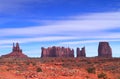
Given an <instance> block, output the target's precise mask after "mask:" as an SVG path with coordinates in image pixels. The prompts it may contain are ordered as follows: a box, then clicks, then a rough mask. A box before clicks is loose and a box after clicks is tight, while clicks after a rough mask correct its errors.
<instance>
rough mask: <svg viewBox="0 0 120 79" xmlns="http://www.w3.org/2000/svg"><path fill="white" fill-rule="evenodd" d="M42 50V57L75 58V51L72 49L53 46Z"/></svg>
mask: <svg viewBox="0 0 120 79" xmlns="http://www.w3.org/2000/svg"><path fill="white" fill-rule="evenodd" d="M41 49H42V53H41V57H74V50H73V49H72V50H71V49H70V48H64V47H55V46H53V47H48V48H43V47H42V48H41Z"/></svg>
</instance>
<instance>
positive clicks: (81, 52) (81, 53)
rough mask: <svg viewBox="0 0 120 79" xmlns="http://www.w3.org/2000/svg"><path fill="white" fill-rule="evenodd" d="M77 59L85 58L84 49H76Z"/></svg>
mask: <svg viewBox="0 0 120 79" xmlns="http://www.w3.org/2000/svg"><path fill="white" fill-rule="evenodd" d="M76 51H77V57H86V52H85V47H83V48H82V49H81V50H80V48H77V50H76Z"/></svg>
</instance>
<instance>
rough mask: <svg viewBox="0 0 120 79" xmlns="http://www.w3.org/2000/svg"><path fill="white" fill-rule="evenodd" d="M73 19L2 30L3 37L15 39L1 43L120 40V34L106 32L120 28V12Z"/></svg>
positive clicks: (0, 33) (0, 32)
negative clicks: (89, 39)
mask: <svg viewBox="0 0 120 79" xmlns="http://www.w3.org/2000/svg"><path fill="white" fill-rule="evenodd" d="M72 18H73V20H72ZM72 18H71V19H70V20H59V21H55V22H53V21H52V23H53V24H50V25H43V26H32V27H24V28H4V29H0V36H1V37H7V36H8V37H14V38H13V39H8V40H6V39H3V40H1V43H11V42H13V41H14V42H16V41H19V42H21V43H22V42H24V43H25V42H38V41H51V40H53V41H55V40H72V39H84V38H105V39H107V38H114V39H115V38H120V36H119V35H120V32H118V33H114V32H107V31H105V30H109V29H113V28H120V12H106V13H105V12H104V13H92V14H88V15H83V16H79V15H78V16H74V17H72ZM55 35H56V36H55ZM59 35H64V36H59ZM16 36H29V38H27V37H26V38H20V39H16V38H15V37H16ZM33 36H36V37H33ZM43 36H44V37H43ZM47 36H48V37H47Z"/></svg>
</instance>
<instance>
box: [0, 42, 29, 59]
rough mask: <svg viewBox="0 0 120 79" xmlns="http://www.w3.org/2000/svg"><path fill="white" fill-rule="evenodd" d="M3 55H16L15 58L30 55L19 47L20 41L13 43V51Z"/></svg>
mask: <svg viewBox="0 0 120 79" xmlns="http://www.w3.org/2000/svg"><path fill="white" fill-rule="evenodd" d="M1 57H15V58H27V57H28V56H27V55H25V54H23V53H22V49H20V47H19V43H16V46H15V44H14V43H13V48H12V52H11V53H9V54H6V55H2V56H1Z"/></svg>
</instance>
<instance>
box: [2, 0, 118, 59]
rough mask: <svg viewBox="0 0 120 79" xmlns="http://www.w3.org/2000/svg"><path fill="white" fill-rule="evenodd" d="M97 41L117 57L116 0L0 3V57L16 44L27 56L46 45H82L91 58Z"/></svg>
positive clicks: (38, 52) (12, 0) (4, 0)
mask: <svg viewBox="0 0 120 79" xmlns="http://www.w3.org/2000/svg"><path fill="white" fill-rule="evenodd" d="M99 41H108V42H109V43H110V46H111V48H112V51H113V56H114V57H120V0H0V55H3V54H7V53H10V52H11V50H12V49H11V47H12V43H13V42H19V43H20V46H21V48H22V49H23V52H24V53H25V54H26V55H28V56H30V57H40V55H41V47H50V46H64V47H70V48H73V49H76V48H77V47H80V48H81V47H83V46H85V47H86V53H87V56H88V57H91V56H97V54H98V53H97V49H98V42H99Z"/></svg>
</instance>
